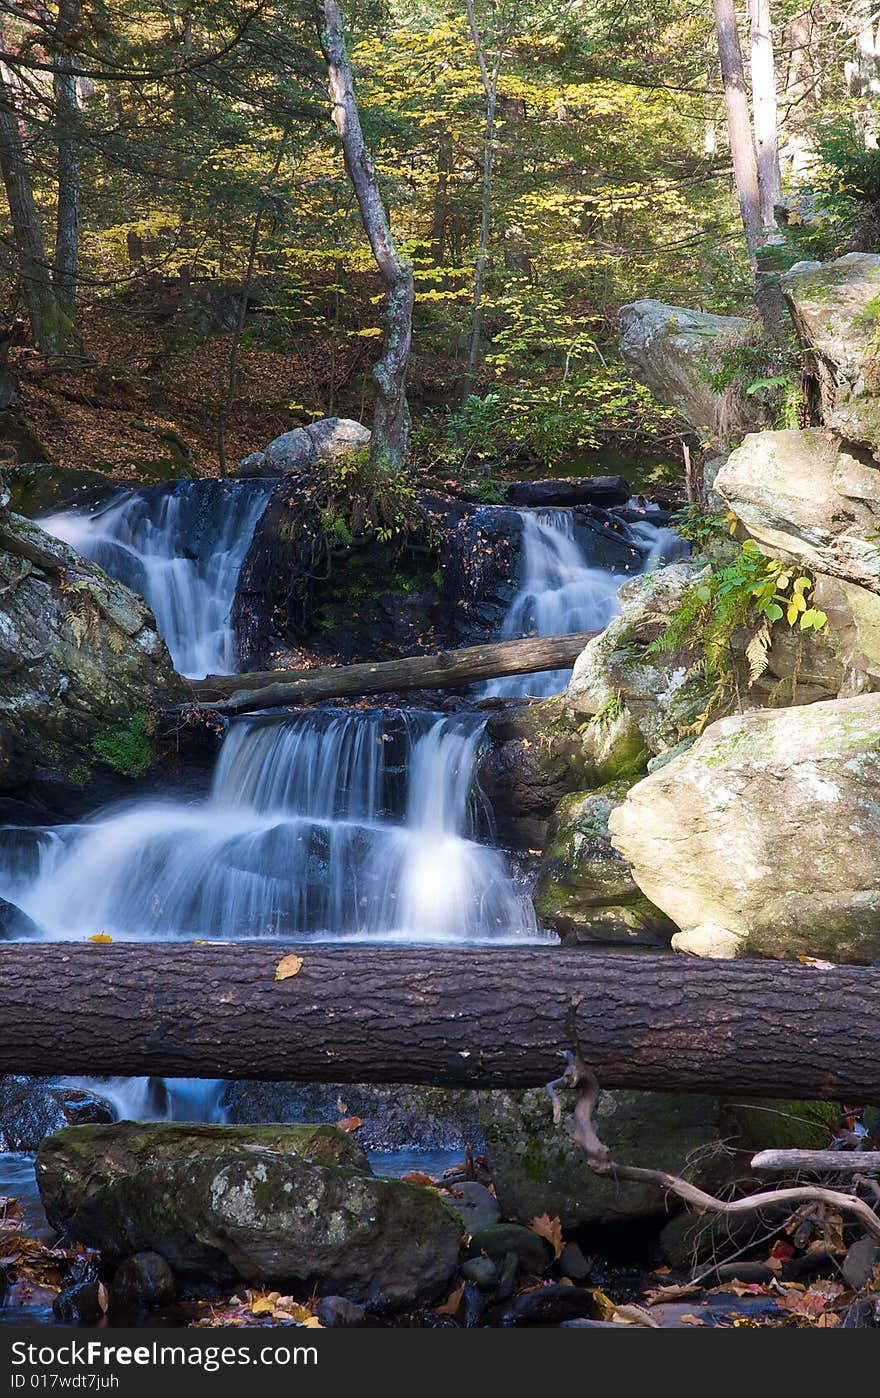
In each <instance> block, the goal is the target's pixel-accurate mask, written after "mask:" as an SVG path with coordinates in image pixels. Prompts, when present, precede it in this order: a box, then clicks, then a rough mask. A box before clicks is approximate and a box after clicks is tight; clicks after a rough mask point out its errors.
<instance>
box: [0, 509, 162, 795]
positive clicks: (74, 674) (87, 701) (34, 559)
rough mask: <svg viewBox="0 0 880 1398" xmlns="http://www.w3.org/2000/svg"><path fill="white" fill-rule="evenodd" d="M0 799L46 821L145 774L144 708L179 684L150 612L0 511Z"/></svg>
mask: <svg viewBox="0 0 880 1398" xmlns="http://www.w3.org/2000/svg"><path fill="white" fill-rule="evenodd" d="M0 589H2V591H3V593H4V596H3V606H2V609H0V710H2V719H0V797H2V796H4V795H10V796H15V797H17V798H19V799H25V800H29V801H32V802H33V803H34V804H35V805H43V806H46V807H48V808H49V809H53V810H54V811H55V812H57V811H59V810H61V811H65V810H70V809H77V810H79V809H82V807H83V805H85V804H87V803H88V801H89V800H90V801H91V802H92V803H94V801H95V800H96V799H103V798H104V797H106V796H108V795H112V794H118V793H119V792H120V791H121V790H124V789H125V788H126V787H127V786H130V784H131V781H132V779H133V778H136V777H139V776H143V775H144V774H145V773H146V772H147V771H148V769H149V767H150V766H151V765H152V761H153V744H152V738H151V720H150V718H149V711H150V709H152V708H153V707H155V706H156V705H157V704H170V703H174V702H176V701H179V700H181V699H182V698H183V697H184V696H183V686H182V683H181V681H180V679H179V678H178V676H177V675H176V673H175V671H174V669H173V667H172V664H171V660H170V658H169V656H168V652H167V650H166V648H165V644H164V642H163V641H162V639H161V637H160V636H159V634H158V632H157V631H156V624H155V620H154V618H153V614H152V612H151V611H150V610H149V608H148V607H147V605H146V603H145V602H144V601H143V599H142V598H140V597H138V596H137V594H136V593H134V592H132V591H130V589H129V588H127V587H125V586H123V585H122V584H121V583H117V582H114V581H113V580H112V579H111V578H109V577H108V576H107V574H106V573H104V572H103V571H102V570H101V569H100V568H98V567H97V566H96V565H95V564H93V563H89V562H87V561H86V560H85V559H82V558H80V557H79V556H78V555H77V554H75V553H74V552H73V550H72V549H70V548H68V546H67V545H66V544H63V543H61V542H60V541H59V540H58V539H55V538H52V537H50V536H49V535H48V534H46V533H44V532H43V530H42V529H40V528H39V527H38V526H37V525H36V524H33V523H32V522H31V521H30V520H26V519H24V518H22V517H21V516H18V515H14V514H5V513H2V512H0Z"/></svg>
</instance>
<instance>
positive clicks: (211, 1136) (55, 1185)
mask: <svg viewBox="0 0 880 1398" xmlns="http://www.w3.org/2000/svg"><path fill="white" fill-rule="evenodd" d="M255 1151H256V1152H261V1151H272V1152H275V1153H277V1154H282V1155H293V1156H297V1157H302V1158H303V1159H306V1160H312V1161H314V1162H315V1163H317V1164H320V1165H338V1166H344V1167H346V1168H348V1169H354V1170H363V1171H366V1172H369V1171H370V1165H369V1162H368V1160H367V1157H366V1155H365V1154H364V1151H363V1149H362V1148H361V1146H359V1145H358V1144H357V1142H356V1141H355V1140H354V1139H353V1137H352V1136H350V1135H349V1134H348V1132H346V1131H340V1130H339V1129H338V1128H337V1127H335V1126H328V1125H325V1124H323V1123H319V1124H317V1125H313V1124H311V1123H309V1124H304V1125H296V1126H284V1125H275V1124H273V1125H270V1126H261V1125H259V1124H252V1125H239V1126H215V1125H204V1126H203V1125H199V1124H197V1123H194V1122H175V1121H158V1122H139V1121H119V1122H115V1123H113V1124H112V1125H110V1126H80V1127H78V1128H77V1129H75V1130H74V1129H71V1130H59V1131H56V1132H55V1134H54V1135H52V1136H49V1137H47V1138H46V1140H44V1141H43V1142H42V1144H41V1145H40V1148H39V1153H38V1155H37V1165H36V1171H37V1184H38V1185H39V1189H40V1197H41V1199H42V1201H43V1208H44V1209H45V1210H46V1215H47V1217H48V1219H49V1221H50V1223H52V1224H54V1225H55V1227H56V1228H61V1227H63V1226H64V1225H65V1224H66V1223H67V1222H68V1221H69V1220H70V1218H72V1216H73V1215H74V1214H75V1213H76V1211H77V1209H78V1208H79V1207H80V1205H81V1204H82V1203H83V1202H84V1201H85V1199H86V1198H88V1196H89V1195H90V1194H93V1193H94V1192H95V1190H97V1189H102V1188H103V1187H104V1186H105V1185H107V1184H112V1183H113V1181H114V1180H118V1179H121V1178H122V1177H123V1176H124V1175H130V1174H133V1173H135V1172H136V1171H137V1170H140V1169H142V1168H143V1167H144V1166H148V1165H149V1166H152V1165H166V1164H169V1163H171V1164H173V1163H174V1162H179V1161H182V1160H197V1159H201V1158H203V1157H206V1156H211V1157H213V1156H218V1155H224V1156H229V1155H234V1154H236V1153H238V1152H244V1153H245V1154H253V1153H254V1152H255Z"/></svg>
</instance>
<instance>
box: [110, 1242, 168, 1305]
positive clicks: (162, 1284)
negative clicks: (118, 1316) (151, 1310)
mask: <svg viewBox="0 0 880 1398" xmlns="http://www.w3.org/2000/svg"><path fill="white" fill-rule="evenodd" d="M175 1291H176V1287H175V1284H174V1273H173V1272H172V1271H171V1268H170V1267H169V1266H168V1263H167V1262H166V1261H165V1258H164V1257H162V1256H160V1254H159V1253H158V1252H138V1253H135V1255H134V1256H133V1257H129V1258H127V1259H126V1260H125V1262H123V1263H122V1264H121V1266H119V1267H117V1269H116V1275H115V1276H114V1278H113V1282H112V1284H111V1287H110V1304H111V1305H112V1307H113V1309H114V1310H121V1311H125V1310H137V1309H138V1308H140V1307H146V1306H164V1305H167V1304H168V1302H170V1301H173V1300H174V1295H175Z"/></svg>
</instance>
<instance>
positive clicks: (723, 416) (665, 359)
mask: <svg viewBox="0 0 880 1398" xmlns="http://www.w3.org/2000/svg"><path fill="white" fill-rule="evenodd" d="M618 322H619V325H620V329H621V336H620V353H621V357H622V358H623V362H624V363H625V365H626V367H627V369H628V370H629V372H630V373H631V374H632V376H633V378H634V379H637V380H638V382H639V383H642V384H644V385H645V387H646V388H649V389H650V390H651V392H652V393H653V395H654V397H655V398H656V399H657V401H658V403H662V404H664V406H666V407H669V408H674V409H675V410H676V411H677V412H678V413H680V414H681V416H682V417H683V418H684V419H685V421H686V422H688V423H690V425H691V427H693V428H694V430H695V431H696V432H698V433H699V434H700V436H701V437H706V436H713V437H716V438H718V439H720V440H722V441H723V440H725V439H727V438H729V437H731V436H732V437H736V436H738V435H741V434H742V433H743V432H748V431H749V430H751V429H752V428H755V427H757V426H759V425H760V418H759V417H758V416H757V414H758V413H759V409H758V407H757V405H756V404H755V402H754V400H753V399H749V400H746V399H737V400H736V401H735V402H733V403H730V402H727V401H725V397H724V395H723V394H722V393H718V392H716V391H715V390H714V389H713V388H712V385H711V382H710V380H711V377H712V371H713V370H714V369H717V368H719V367H720V363H721V359H722V357H723V354H724V351H725V349H726V348H727V347H728V346H729V345H730V343H731V341H736V340H737V339H739V338H741V337H742V336H743V335H744V334H745V333H746V331H747V330H748V328H749V322H748V321H746V320H742V319H740V317H738V316H717V315H710V314H709V313H708V312H706V311H690V310H687V309H685V307H683V306H668V305H666V304H665V303H664V302H662V301H651V300H647V301H634V302H632V303H631V304H630V305H628V306H622V307H621V309H620V311H619V312H618Z"/></svg>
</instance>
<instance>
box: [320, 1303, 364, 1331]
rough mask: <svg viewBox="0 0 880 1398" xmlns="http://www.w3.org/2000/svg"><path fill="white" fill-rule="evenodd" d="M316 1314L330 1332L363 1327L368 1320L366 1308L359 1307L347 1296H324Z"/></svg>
mask: <svg viewBox="0 0 880 1398" xmlns="http://www.w3.org/2000/svg"><path fill="white" fill-rule="evenodd" d="M315 1313H316V1315H317V1317H318V1319H319V1321H320V1322H321V1324H322V1325H324V1326H326V1327H327V1329H328V1330H331V1329H332V1330H339V1329H343V1328H344V1329H348V1328H350V1327H351V1326H353V1325H363V1324H364V1323H365V1321H366V1318H367V1312H366V1310H365V1309H364V1307H363V1306H359V1305H358V1304H357V1302H356V1301H349V1300H348V1298H347V1297H345V1296H322V1297H321V1299H320V1301H319V1302H318V1305H317V1308H316V1312H315Z"/></svg>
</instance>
